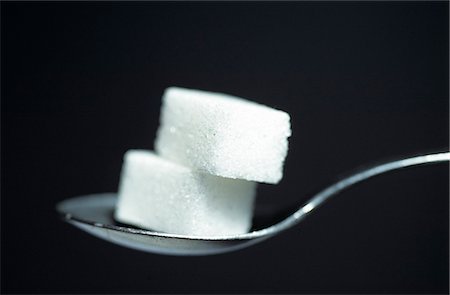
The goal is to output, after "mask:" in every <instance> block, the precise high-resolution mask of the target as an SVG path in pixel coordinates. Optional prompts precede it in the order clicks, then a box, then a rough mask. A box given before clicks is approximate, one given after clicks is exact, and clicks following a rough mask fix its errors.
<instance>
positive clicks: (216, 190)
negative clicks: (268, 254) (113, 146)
mask: <svg viewBox="0 0 450 295" xmlns="http://www.w3.org/2000/svg"><path fill="white" fill-rule="evenodd" d="M255 194H256V183H254V182H250V181H245V180H233V179H227V178H222V177H217V176H213V175H208V174H204V173H199V172H195V171H192V170H191V169H189V168H186V167H184V166H181V165H178V164H175V163H172V162H170V161H167V160H165V159H163V158H161V157H159V156H157V155H155V154H154V153H153V152H150V151H144V150H130V151H128V152H127V153H126V154H125V157H124V163H123V168H122V175H121V181H120V185H119V199H118V203H117V206H116V212H115V218H116V219H117V220H118V221H120V222H123V223H127V224H132V225H135V226H138V227H141V228H146V229H153V230H156V231H163V232H167V233H174V234H186V235H200V236H214V235H233V234H241V233H246V232H248V231H249V230H250V228H251V221H252V214H253V204H254V199H255Z"/></svg>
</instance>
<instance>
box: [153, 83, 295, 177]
mask: <svg viewBox="0 0 450 295" xmlns="http://www.w3.org/2000/svg"><path fill="white" fill-rule="evenodd" d="M160 123H161V125H160V127H159V130H158V132H157V138H156V141H155V149H156V151H157V152H158V154H160V155H161V156H163V157H165V158H167V159H170V160H172V161H175V162H178V163H180V164H182V165H185V166H188V167H191V168H193V169H197V170H200V171H204V172H207V173H210V174H213V175H218V176H222V177H228V178H239V179H246V180H251V181H257V182H266V183H273V184H275V183H278V182H279V181H280V180H281V178H282V177H283V163H284V160H285V157H286V155H287V150H288V141H287V138H288V137H289V136H290V135H291V127H290V117H289V115H288V114H287V113H285V112H283V111H280V110H276V109H273V108H269V107H267V106H264V105H261V104H257V103H255V102H251V101H248V100H245V99H242V98H238V97H234V96H230V95H226V94H220V93H211V92H205V91H199V90H190V89H184V88H178V87H171V88H168V89H167V90H166V91H165V93H164V96H163V104H162V108H161V119H160Z"/></svg>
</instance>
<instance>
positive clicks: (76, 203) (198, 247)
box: [56, 152, 450, 255]
mask: <svg viewBox="0 0 450 295" xmlns="http://www.w3.org/2000/svg"><path fill="white" fill-rule="evenodd" d="M449 160H450V152H444V153H437V154H428V155H421V156H416V157H412V158H406V159H402V160H397V161H393V162H388V163H385V164H381V165H377V166H373V167H371V168H367V169H364V170H361V171H359V172H357V173H354V174H352V175H350V176H348V177H345V178H343V179H341V180H339V181H337V182H336V183H334V184H332V185H330V186H328V187H327V188H325V189H323V190H321V191H320V192H319V193H317V194H315V195H314V196H313V197H312V198H311V199H310V200H309V201H307V202H306V203H305V204H304V205H302V206H299V209H298V210H296V211H295V212H294V213H293V214H291V215H288V216H286V217H285V218H284V219H283V220H282V221H280V222H278V223H275V224H273V225H270V226H268V227H265V228H263V229H258V230H254V231H251V232H249V233H245V234H240V235H231V236H211V237H209V236H189V235H177V234H170V233H162V232H157V231H151V230H145V229H139V228H135V227H132V226H128V225H124V224H120V223H117V222H116V221H115V220H114V218H113V212H114V209H115V205H116V200H117V194H116V193H104V194H94V195H87V196H82V197H76V198H72V199H68V200H65V201H62V202H60V203H58V204H57V206H56V209H57V211H58V213H59V214H60V215H61V217H62V218H63V220H64V221H66V222H68V223H70V224H72V225H74V226H76V227H78V228H80V229H81V230H84V231H86V232H87V233H90V234H92V235H94V236H96V237H99V238H102V239H104V240H106V241H109V242H112V243H115V244H118V245H121V246H124V247H128V248H132V249H136V250H141V251H145V252H151V253H156V254H165V255H212V254H220V253H225V252H230V251H235V250H239V249H242V248H245V247H248V246H251V245H253V244H256V243H259V242H261V241H263V240H266V239H268V238H270V237H273V236H275V235H277V234H279V233H281V232H282V231H284V230H286V229H288V228H291V227H293V226H295V225H297V224H298V223H299V222H300V221H302V220H303V219H304V218H305V217H306V216H307V215H308V214H309V213H311V212H312V211H313V210H315V209H316V208H318V207H319V206H320V205H322V204H323V203H325V202H326V201H327V200H329V199H330V198H331V197H332V196H335V195H337V194H338V193H339V192H341V191H343V190H345V189H347V188H349V187H351V186H353V185H354V184H356V183H359V182H361V181H363V180H366V179H369V178H371V177H374V176H376V175H380V174H383V173H386V172H389V171H393V170H397V169H400V168H406V167H411V166H416V165H420V164H431V163H439V162H444V161H449Z"/></svg>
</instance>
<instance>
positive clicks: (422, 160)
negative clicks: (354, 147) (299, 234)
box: [273, 152, 450, 231]
mask: <svg viewBox="0 0 450 295" xmlns="http://www.w3.org/2000/svg"><path fill="white" fill-rule="evenodd" d="M444 161H450V152H442V153H436V154H427V155H421V156H416V157H412V158H406V159H402V160H397V161H393V162H388V163H385V164H381V165H377V166H374V167H371V168H368V169H364V170H362V171H360V172H358V173H355V174H353V175H350V176H348V177H346V178H344V179H342V180H339V181H338V182H336V183H334V184H332V185H330V186H328V187H327V188H325V189H323V190H321V191H320V192H319V193H317V194H315V195H314V196H313V197H312V198H311V199H310V200H309V201H308V202H306V204H305V205H303V206H302V207H301V208H300V209H298V210H297V211H296V212H295V213H294V214H292V215H291V216H289V217H288V218H286V219H285V220H283V221H281V222H279V223H278V224H276V225H274V226H273V227H275V228H276V231H280V230H284V229H287V228H289V227H292V226H294V225H296V224H297V223H299V222H300V221H301V220H302V219H303V218H304V217H305V216H306V215H307V214H308V213H309V212H311V211H312V210H313V209H315V208H317V207H319V206H320V205H322V204H323V203H325V202H326V201H327V200H329V199H330V198H331V197H332V196H334V195H336V194H338V193H340V192H341V191H343V190H345V189H347V188H349V187H350V186H352V185H354V184H356V183H358V182H361V181H364V180H366V179H369V178H371V177H374V176H376V175H380V174H383V173H386V172H389V171H393V170H397V169H401V168H405V167H410V166H416V165H421V164H430V163H439V162H444Z"/></svg>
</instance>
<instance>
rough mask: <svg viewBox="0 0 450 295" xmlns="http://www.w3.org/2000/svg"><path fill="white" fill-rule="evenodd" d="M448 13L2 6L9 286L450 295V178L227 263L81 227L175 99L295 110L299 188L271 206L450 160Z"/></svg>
mask: <svg viewBox="0 0 450 295" xmlns="http://www.w3.org/2000/svg"><path fill="white" fill-rule="evenodd" d="M448 8H449V7H448V3H447V2H434V3H432V2H427V3H422V2H413V3H408V2H378V3H373V2H372V3H358V2H342V3H339V2H332V3H327V2H315V3H308V2H284V3H274V2H260V3H257V2H247V3H238V2H229V3H207V2H202V3H176V2H169V3H157V2H136V3H122V2H112V3H108V2H97V3H82V2H75V3H43V2H41V3H39V2H34V3H25V2H3V1H2V3H1V10H2V14H1V16H2V31H1V33H2V36H1V37H2V48H1V49H2V52H1V53H2V55H1V58H2V59H1V62H2V72H1V73H2V92H1V93H2V101H1V107H2V109H1V111H2V113H1V114H2V121H1V128H2V129H1V131H2V134H1V135H2V138H1V139H2V154H1V155H2V166H1V171H2V173H1V177H2V178H1V180H2V186H1V189H2V196H1V254H2V255H1V270H2V271H1V279H2V280H1V283H2V292H10V293H14V292H30V293H31V292H33V293H41V292H44V293H52V292H57V293H61V292H64V293H65V292H70V293H80V292H90V293H95V292H108V293H110V292H114V293H115V292H127V293H135V292H146V293H168V292H184V293H189V292H196V293H199V292H240V293H246V292H264V293H266V292H272V293H282V292H283V293H292V292H295V293H302V292H305V293H355V292H356V293H373V292H375V293H386V292H387V293H447V292H448V283H449V281H448V276H449V267H448V260H449V256H448V244H449V239H448V236H449V233H448V230H449V227H448V212H449V210H448V208H449V207H448V205H449V201H448V200H449V199H448V197H449V190H448V179H449V173H448V165H447V164H439V165H433V166H425V167H420V168H419V167H417V168H411V169H407V170H404V171H399V172H394V173H391V174H388V175H384V176H380V177H378V178H375V179H373V180H370V181H367V182H365V183H363V184H361V185H359V186H357V187H354V188H352V189H351V190H349V191H347V192H345V193H342V194H341V195H339V196H338V197H336V198H335V199H334V200H332V201H330V202H329V203H328V204H326V205H325V206H324V207H322V208H320V209H319V210H318V211H317V212H315V213H314V214H311V216H310V217H308V218H307V219H306V220H305V221H304V222H303V223H302V224H301V225H299V226H298V227H296V228H294V229H291V230H289V231H287V232H285V233H283V234H282V235H280V236H278V237H276V238H273V239H271V240H268V241H266V242H264V243H262V244H259V245H256V246H254V247H251V248H248V249H244V250H241V251H238V252H234V253H229V254H223V255H218V256H211V257H170V256H158V255H153V254H146V253H141V252H137V251H133V250H129V249H126V248H122V247H119V246H116V245H113V244H109V243H107V242H104V241H102V240H99V239H97V238H94V237H91V236H89V235H87V234H85V233H84V232H81V231H80V230H77V229H76V228H74V227H71V226H69V225H68V224H65V223H63V222H61V221H60V220H59V219H58V217H57V214H56V212H55V210H54V206H55V204H56V203H57V202H58V201H61V200H64V199H66V198H70V197H74V196H78V195H83V194H90V193H97V192H108V191H116V190H117V184H118V180H119V172H120V168H121V162H122V155H123V154H124V152H125V151H126V150H127V149H130V148H149V149H151V148H152V147H153V139H154V137H155V132H156V128H157V126H158V119H159V108H160V99H161V95H162V93H163V90H164V89H165V88H166V87H168V86H171V85H178V86H184V87H190V88H197V89H203V90H210V91H217V92H225V93H229V94H234V95H238V96H241V97H246V98H250V99H253V100H256V101H258V102H261V103H264V104H267V105H269V106H273V107H276V108H279V109H282V110H285V111H287V112H289V113H290V114H291V117H292V129H293V136H292V138H291V139H290V150H289V155H288V158H287V162H286V165H285V176H284V179H283V181H282V182H281V183H280V184H279V185H276V186H271V185H261V186H260V189H259V199H258V205H257V210H258V212H259V211H261V212H262V211H269V210H278V209H280V208H283V207H284V206H287V205H289V204H291V203H292V202H299V203H301V202H302V201H305V200H306V194H307V193H308V192H310V191H311V190H315V189H316V188H320V187H322V186H323V185H326V184H328V183H329V181H331V180H332V179H334V178H335V177H336V176H338V175H340V174H341V173H343V172H346V171H349V170H352V169H353V168H355V167H359V166H361V165H365V164H368V163H369V164H370V163H373V162H378V161H380V160H381V161H383V160H390V159H395V158H397V157H402V156H409V155H415V154H420V153H423V152H432V151H442V150H448V132H449V127H448V126H449V125H448V123H449V121H448V118H449V116H448V110H449V102H448V79H449V75H448V64H449V60H448V52H449V46H448V44H449V43H448V33H449V31H448Z"/></svg>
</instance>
